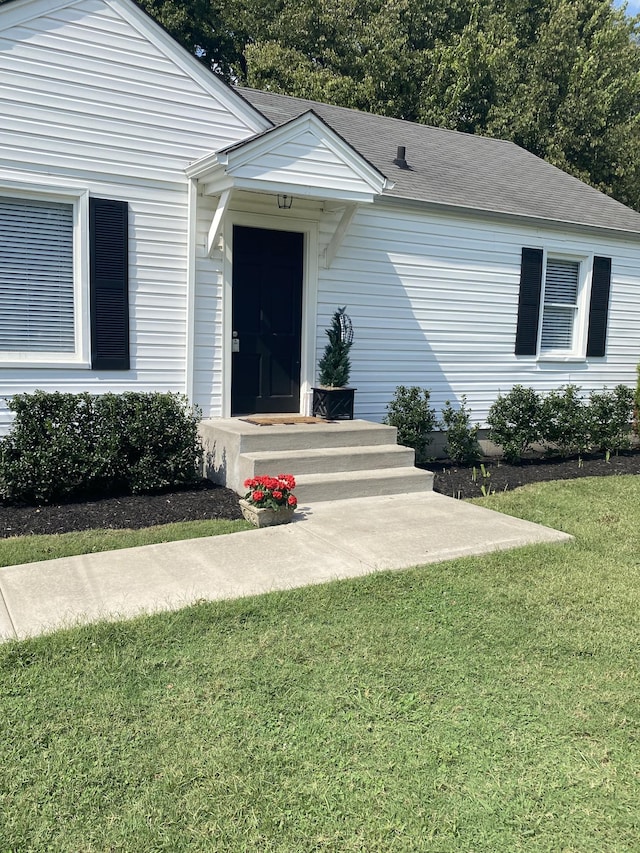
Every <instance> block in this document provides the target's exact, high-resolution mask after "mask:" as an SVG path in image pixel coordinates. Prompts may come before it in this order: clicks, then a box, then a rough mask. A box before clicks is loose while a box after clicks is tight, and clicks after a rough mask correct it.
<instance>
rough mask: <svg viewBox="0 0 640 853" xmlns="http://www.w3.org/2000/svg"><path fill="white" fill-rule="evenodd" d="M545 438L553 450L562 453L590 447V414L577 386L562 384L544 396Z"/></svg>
mask: <svg viewBox="0 0 640 853" xmlns="http://www.w3.org/2000/svg"><path fill="white" fill-rule="evenodd" d="M541 439H542V441H543V442H544V443H545V444H546V445H548V446H549V449H550V450H552V451H556V452H558V453H559V454H560V455H561V456H571V455H572V454H575V453H586V452H587V451H588V450H589V447H590V446H591V437H590V413H589V409H588V407H587V406H586V405H585V403H584V402H583V399H582V397H581V395H580V388H579V387H578V386H577V385H566V386H563V387H560V388H559V389H558V390H557V391H550V392H549V393H548V394H547V396H546V397H545V398H544V400H543V403H542V435H541Z"/></svg>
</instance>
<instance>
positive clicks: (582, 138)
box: [140, 0, 640, 210]
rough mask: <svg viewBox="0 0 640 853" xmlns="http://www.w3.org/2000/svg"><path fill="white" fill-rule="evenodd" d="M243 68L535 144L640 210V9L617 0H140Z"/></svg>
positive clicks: (221, 61)
mask: <svg viewBox="0 0 640 853" xmlns="http://www.w3.org/2000/svg"><path fill="white" fill-rule="evenodd" d="M140 2H141V3H142V5H143V6H144V8H146V9H147V11H148V12H149V13H150V14H151V15H153V16H154V17H156V18H157V19H158V20H159V21H160V22H161V23H162V24H163V25H164V26H165V27H166V28H167V29H168V30H169V31H170V32H172V34H173V35H174V36H175V37H176V38H177V39H178V41H180V42H181V43H182V44H184V45H185V47H187V49H189V50H190V51H192V52H193V53H195V54H196V55H197V56H199V58H200V59H201V60H202V61H203V62H205V63H206V64H207V65H208V66H209V67H211V68H212V69H214V70H215V71H217V72H218V73H220V74H222V75H223V76H225V77H226V78H227V79H229V80H235V81H238V82H240V83H244V84H248V85H250V86H254V87H256V88H260V89H268V90H270V91H273V92H282V93H284V94H289V95H296V96H298V97H304V98H310V99H314V100H320V101H325V102H327V103H334V104H339V105H342V106H348V107H355V108H357V109H364V110H369V111H371V112H375V113H379V114H382V115H391V116H396V117H397V118H404V119H408V120H411V121H421V122H425V123H429V124H434V125H437V126H441V127H449V128H452V129H454V130H461V131H466V132H469V133H481V134H485V135H488V136H495V137H500V138H504V139H511V140H512V141H514V142H516V143H518V144H519V145H522V146H523V147H524V148H526V149H528V150H529V151H531V152H533V153H534V154H537V155H539V156H541V157H544V158H545V159H546V160H548V161H549V162H551V163H553V164H554V165H557V166H559V167H560V168H562V169H564V170H565V171H567V172H569V173H570V174H573V175H575V176H576V177H578V178H580V179H582V180H585V181H587V182H588V183H590V184H592V185H593V186H595V187H597V188H598V189H600V190H602V191H604V192H606V193H609V194H610V195H613V196H614V197H615V198H617V199H619V200H620V201H622V202H625V203H626V204H629V205H631V206H633V207H635V208H636V209H639V210H640V127H639V121H640V119H639V114H640V48H639V46H638V37H639V35H640V17H638V18H629V17H627V16H626V15H625V14H624V12H623V11H622V10H619V9H615V8H614V7H613V5H612V0H232V2H229V3H226V4H223V3H222V0H140Z"/></svg>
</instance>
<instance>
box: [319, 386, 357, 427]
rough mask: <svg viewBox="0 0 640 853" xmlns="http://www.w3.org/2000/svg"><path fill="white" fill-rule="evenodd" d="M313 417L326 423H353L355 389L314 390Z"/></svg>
mask: <svg viewBox="0 0 640 853" xmlns="http://www.w3.org/2000/svg"><path fill="white" fill-rule="evenodd" d="M312 390H313V416H314V417H315V418H324V419H325V420H326V421H352V420H353V398H354V395H355V392H356V389H355V388H313V389H312Z"/></svg>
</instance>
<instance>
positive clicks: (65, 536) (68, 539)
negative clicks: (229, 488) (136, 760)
mask: <svg viewBox="0 0 640 853" xmlns="http://www.w3.org/2000/svg"><path fill="white" fill-rule="evenodd" d="M249 529H251V525H250V524H249V523H248V522H246V521H219V520H204V521H186V522H181V523H177V522H176V523H174V524H159V525H157V526H155V527H146V528H144V529H142V530H84V531H82V532H81V533H56V534H51V535H45V536H12V537H10V538H8V539H0V567H2V566H16V565H20V564H21V563H34V562H36V561H38V560H53V559H55V558H56V557H73V556H75V555H76V554H93V553H95V552H97V551H115V550H117V549H119V548H134V547H135V546H137V545H154V544H156V543H158V542H175V541H176V540H178V539H198V538H199V537H201V536H218V535H220V534H225V533H234V532H236V531H238V530H249ZM3 853H4V851H3Z"/></svg>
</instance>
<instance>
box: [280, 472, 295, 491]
mask: <svg viewBox="0 0 640 853" xmlns="http://www.w3.org/2000/svg"><path fill="white" fill-rule="evenodd" d="M278 479H279V480H280V482H281V483H282V484H283V486H284V487H285V488H286V489H289V491H293V489H295V487H296V481H295V479H294V478H293V477H292V476H291V474H278Z"/></svg>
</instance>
